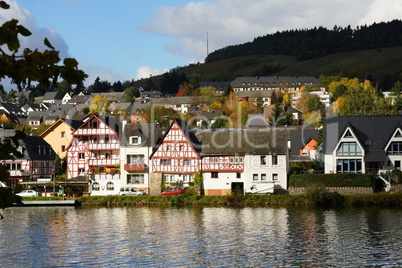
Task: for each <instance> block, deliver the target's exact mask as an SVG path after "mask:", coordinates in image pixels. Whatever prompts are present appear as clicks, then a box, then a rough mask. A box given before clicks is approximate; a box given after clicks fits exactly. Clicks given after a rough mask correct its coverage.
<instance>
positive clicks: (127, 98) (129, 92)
mask: <svg viewBox="0 0 402 268" xmlns="http://www.w3.org/2000/svg"><path fill="white" fill-rule="evenodd" d="M139 95H140V94H139V90H138V89H137V88H135V87H128V88H126V89H125V90H124V102H131V103H132V102H134V101H135V98H136V97H139Z"/></svg>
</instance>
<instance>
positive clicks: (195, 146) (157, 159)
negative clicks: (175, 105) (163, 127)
mask: <svg viewBox="0 0 402 268" xmlns="http://www.w3.org/2000/svg"><path fill="white" fill-rule="evenodd" d="M199 147H200V143H199V141H198V139H197V137H196V136H195V134H194V133H193V132H192V130H191V129H190V127H189V126H188V125H187V123H186V121H184V120H180V119H176V120H174V121H173V122H172V124H171V125H170V127H169V129H168V130H167V131H166V133H165V135H164V137H163V138H162V141H161V143H160V144H159V145H158V146H157V148H156V150H155V151H154V152H153V153H152V155H151V167H152V172H153V173H160V174H162V180H163V182H164V183H166V184H174V183H176V182H180V181H181V182H183V185H184V186H188V185H189V183H190V182H193V180H194V173H196V172H200V171H201V158H200V156H199Z"/></svg>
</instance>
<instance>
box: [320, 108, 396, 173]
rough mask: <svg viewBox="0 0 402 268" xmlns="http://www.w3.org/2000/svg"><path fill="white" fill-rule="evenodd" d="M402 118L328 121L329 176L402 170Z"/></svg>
mask: <svg viewBox="0 0 402 268" xmlns="http://www.w3.org/2000/svg"><path fill="white" fill-rule="evenodd" d="M401 126H402V115H383V116H380V115H379V116H339V117H330V118H327V119H326V120H325V122H324V146H323V150H324V151H323V152H324V162H325V173H346V172H355V173H373V174H377V173H378V172H379V171H380V170H393V169H401V162H402V127H401Z"/></svg>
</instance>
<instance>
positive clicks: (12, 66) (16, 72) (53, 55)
mask: <svg viewBox="0 0 402 268" xmlns="http://www.w3.org/2000/svg"><path fill="white" fill-rule="evenodd" d="M0 8H1V9H9V8H10V6H9V5H8V4H7V3H6V2H5V1H0ZM30 35H31V32H30V31H29V30H28V29H27V28H25V27H24V26H22V25H20V24H19V22H18V20H16V19H12V20H10V21H7V22H5V23H4V24H3V25H2V26H1V27H0V66H1V68H0V79H3V78H5V77H9V78H11V80H12V83H14V84H16V85H17V87H18V91H22V89H23V88H24V87H26V88H30V86H31V82H38V84H39V87H43V88H55V86H56V85H57V81H58V79H59V78H62V79H64V80H66V81H68V82H69V83H70V84H76V85H77V86H78V85H80V84H82V82H83V81H84V80H85V78H87V77H88V75H87V74H85V73H84V72H83V71H81V70H79V69H78V62H77V61H76V60H75V59H74V58H65V59H64V60H63V65H58V63H59V62H60V58H59V51H57V50H55V48H54V47H53V46H52V45H51V43H50V42H49V40H48V39H47V38H45V39H44V44H45V46H46V47H47V48H49V49H50V50H45V51H43V52H40V51H38V50H37V49H34V50H32V49H30V48H25V49H24V51H23V52H22V53H20V51H19V50H20V41H19V37H20V36H24V37H28V36H30ZM5 46H6V48H5Z"/></svg>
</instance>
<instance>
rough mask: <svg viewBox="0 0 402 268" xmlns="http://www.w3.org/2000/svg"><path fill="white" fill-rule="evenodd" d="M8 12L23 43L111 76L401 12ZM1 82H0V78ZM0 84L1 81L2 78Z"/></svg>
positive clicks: (209, 2) (72, 8)
mask: <svg viewBox="0 0 402 268" xmlns="http://www.w3.org/2000/svg"><path fill="white" fill-rule="evenodd" d="M6 2H7V3H9V4H11V9H9V10H0V23H4V22H5V21H6V20H9V19H11V18H16V19H19V20H20V22H21V24H22V25H24V26H26V27H27V28H28V29H29V30H31V31H32V32H33V35H32V36H31V37H30V38H27V39H26V40H22V44H23V46H26V47H30V48H33V47H37V48H39V49H42V50H43V49H44V47H43V45H42V43H43V39H44V38H45V37H47V38H48V39H49V40H50V42H51V43H52V45H53V46H54V47H55V48H56V49H57V50H59V51H60V55H61V57H74V58H75V59H77V60H78V62H79V63H80V65H79V68H81V69H82V70H84V71H85V72H86V73H87V74H88V75H89V78H88V79H87V80H86V81H85V84H86V85H87V86H88V85H90V84H92V83H93V82H94V80H95V78H96V77H97V76H99V77H100V79H101V80H107V81H109V82H111V83H113V82H116V81H119V80H120V81H121V82H123V81H126V80H132V79H134V80H137V79H140V78H146V77H149V76H150V75H158V74H161V73H164V72H166V71H168V70H169V69H171V68H174V67H177V66H184V65H187V64H189V63H192V62H203V61H204V59H205V57H206V53H207V48H206V47H207V45H206V39H207V32H208V37H209V51H210V52H212V51H214V50H216V49H219V48H222V47H225V46H228V45H234V44H240V43H244V42H249V41H252V40H253V38H254V37H257V36H262V35H266V34H270V33H274V32H276V31H281V30H287V29H296V28H297V29H299V28H312V27H314V26H325V27H328V28H331V29H332V28H333V27H334V25H338V26H347V25H351V26H352V28H355V27H356V26H357V25H363V24H372V23H373V22H381V21H391V20H393V19H402V18H401V16H402V1H400V0H353V1H349V0H332V1H322V0H250V1H244V0H204V1H188V0H169V1H168V0H159V1H158V0H115V1H110V0H109V1H107V0H18V1H14V0H6ZM2 82H3V83H4V81H2ZM4 86H5V87H6V85H4Z"/></svg>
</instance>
